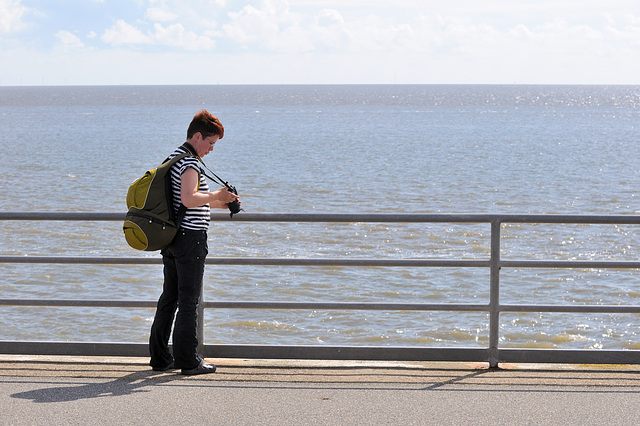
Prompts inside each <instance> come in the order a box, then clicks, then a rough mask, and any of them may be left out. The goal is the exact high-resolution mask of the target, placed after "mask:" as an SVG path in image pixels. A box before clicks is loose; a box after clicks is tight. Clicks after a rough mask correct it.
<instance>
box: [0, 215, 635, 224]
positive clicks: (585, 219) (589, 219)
mask: <svg viewBox="0 0 640 426" xmlns="http://www.w3.org/2000/svg"><path fill="white" fill-rule="evenodd" d="M124 216H125V214H124V213H93V212H0V220H83V221H120V220H124ZM211 219H212V220H214V221H234V222H344V223H354V222H395V223H424V222H434V223H439V222H440V223H441V222H452V223H456V222H457V223H482V222H484V223H490V222H494V221H498V222H501V223H565V224H569V223H575V224H582V223H584V224H587V223H588V224H629V225H631V224H640V215H562V214H516V213H513V214H450V213H401V214H388V213H366V214H346V213H335V214H334V213H295V214H294V213H246V212H243V213H240V214H237V215H234V216H233V218H230V216H229V215H228V214H226V213H211Z"/></svg>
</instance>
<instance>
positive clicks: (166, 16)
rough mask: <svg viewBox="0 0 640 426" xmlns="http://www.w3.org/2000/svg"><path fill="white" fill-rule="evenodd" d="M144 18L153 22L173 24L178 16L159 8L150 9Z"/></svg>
mask: <svg viewBox="0 0 640 426" xmlns="http://www.w3.org/2000/svg"><path fill="white" fill-rule="evenodd" d="M145 17H146V18H147V19H149V20H150V21H153V22H173V21H175V20H176V19H178V15H177V14H176V13H173V12H171V11H168V10H166V9H162V8H159V7H150V8H149V9H147V12H146V13H145Z"/></svg>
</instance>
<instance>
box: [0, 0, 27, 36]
mask: <svg viewBox="0 0 640 426" xmlns="http://www.w3.org/2000/svg"><path fill="white" fill-rule="evenodd" d="M21 1H22V0H0V33H12V32H15V31H17V30H19V29H21V28H23V27H24V24H23V23H22V15H23V14H24V13H25V11H26V8H25V7H24V6H22V5H21V4H20V3H21Z"/></svg>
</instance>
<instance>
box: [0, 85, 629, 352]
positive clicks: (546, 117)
mask: <svg viewBox="0 0 640 426" xmlns="http://www.w3.org/2000/svg"><path fill="white" fill-rule="evenodd" d="M202 108H206V109H208V110H209V111H211V112H213V113H214V114H216V115H217V116H218V117H219V118H220V120H221V121H222V123H223V124H224V126H225V137H224V138H223V139H222V140H221V141H220V142H219V143H218V144H216V147H215V149H214V150H213V152H212V153H211V154H209V155H208V156H206V157H205V158H204V159H205V161H206V163H207V165H208V166H209V167H210V168H211V169H212V170H214V171H215V172H216V174H218V175H219V176H221V177H223V178H224V179H226V180H228V181H230V182H231V183H232V184H233V185H235V186H236V187H237V188H238V190H239V193H240V195H241V199H242V203H243V204H242V205H243V207H244V209H245V210H246V211H247V212H251V213H261V212H275V213H553V214H557V213H567V214H638V212H639V211H640V200H639V199H638V168H639V166H638V161H637V158H639V154H640V143H639V142H640V140H639V139H640V127H639V125H638V122H639V120H638V119H639V118H640V87H639V86H524V85H507V86H464V85H462V86H448V85H445V86H438V85H384V86H376V85H374V86H364V85H363V86H358V85H356V86H349V85H347V86H112V87H0V129H1V131H0V149H1V150H2V156H1V157H0V182H1V183H0V203H1V205H2V210H3V211H47V212H48V211H55V212H121V213H124V211H125V210H126V206H125V201H124V199H125V194H126V190H127V188H128V185H129V184H130V183H131V182H132V181H133V180H135V179H136V178H138V177H139V176H140V175H141V174H142V173H143V172H144V171H145V170H147V169H149V168H152V167H155V166H156V165H157V164H158V163H159V162H161V161H162V160H163V159H164V158H165V157H166V156H167V155H168V154H169V153H170V152H171V151H172V150H173V149H174V148H175V147H176V146H178V145H180V144H181V143H183V142H184V140H185V137H186V128H187V126H188V124H189V122H190V120H191V118H192V117H193V115H194V114H195V113H196V112H197V111H198V110H199V109H202ZM240 214H242V213H240ZM0 229H1V234H0V255H5V256H6V255H9V256H23V255H31V256H38V255H54V256H115V257H118V256H153V257H157V256H159V255H158V254H157V253H140V252H134V251H133V250H131V249H130V248H128V246H127V245H126V243H125V241H124V238H123V236H122V231H121V224H120V223H118V222H100V223H82V222H49V221H47V222H41V223H39V222H33V221H31V222H29V221H24V222H23V221H4V222H0ZM638 231H639V230H638V227H636V226H630V225H590V226H586V225H526V224H517V225H505V226H504V227H503V231H502V254H501V256H502V258H503V259H548V260H637V257H638V246H639V243H640V234H639V232H638ZM489 240H490V227H489V225H488V224H446V223H445V224H379V223H375V224H372V223H349V224H326V223H319V224H295V223H248V222H247V223H245V222H213V223H212V225H211V229H210V237H209V251H210V256H216V257H220V256H229V257H245V256H247V257H248V256H261V257H262V256H269V257H311V258H316V257H349V258H357V257H361V258H410V259H414V258H417V259H422V258H424V259H432V258H442V259H487V258H488V256H489V244H490V241H489ZM638 284H639V280H638V273H637V271H636V270H608V269H602V270H601V269H561V270H558V269H537V268H536V269H521V268H514V269H507V268H503V270H502V272H501V302H502V303H514V304H521V303H526V304H529V303H531V304H553V303H559V304H631V305H637V304H638V303H640V301H639V299H640V290H639V287H638ZM204 285H205V299H206V300H216V301H227V300H230V301H245V300H259V301H265V300H266V301H326V302H331V301H358V302H388V303H396V302H418V303H419V302H427V303H488V297H489V296H488V295H489V271H488V270H487V269H485V268H470V269H464V268H399V267H393V268H382V267H375V268H374V267H372V268H349V267H284V266H282V267H278V266H262V267H259V266H230V265H220V266H214V265H210V266H207V269H206V272H205V282H204ZM161 286H162V270H161V266H159V265H149V266H141V265H111V266H106V265H48V264H0V298H20V299H22V298H24V299H28V298H39V299H116V300H156V299H157V297H158V296H159V294H160V292H161ZM0 311H1V312H2V315H0V339H1V340H14V339H21V340H55V341H59V340H74V341H128V342H145V341H146V340H147V336H148V330H149V327H150V325H151V321H152V318H153V314H154V311H153V309H128V308H118V309H115V308H113V309H110V308H55V307H8V306H4V307H1V308H0ZM500 320H501V323H500V333H501V345H502V346H504V347H509V346H511V347H513V346H528V347H557V348H620V347H623V348H634V349H639V348H640V338H639V336H638V332H639V329H638V327H639V326H640V318H639V317H638V315H635V314H558V313H502V314H501V316H500ZM488 324H489V320H488V315H487V314H486V313H461V312H395V311H345V312H343V311H335V310H328V311H324V310H294V311H284V310H231V309H217V310H213V309H208V310H207V311H206V313H205V327H206V329H205V335H206V342H207V343H229V344H242V343H247V344H353V345H408V346H411V345H429V346H438V345H442V346H486V345H487V343H488V327H489V325H488Z"/></svg>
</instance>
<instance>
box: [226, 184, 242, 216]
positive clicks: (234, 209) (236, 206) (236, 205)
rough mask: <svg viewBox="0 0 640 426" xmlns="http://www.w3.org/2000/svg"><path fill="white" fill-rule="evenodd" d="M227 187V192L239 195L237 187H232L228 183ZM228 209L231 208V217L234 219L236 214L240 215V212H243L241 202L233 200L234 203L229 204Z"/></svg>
mask: <svg viewBox="0 0 640 426" xmlns="http://www.w3.org/2000/svg"><path fill="white" fill-rule="evenodd" d="M225 186H226V187H227V191H229V192H231V193H233V194H236V195H238V191H237V190H236V187H235V186H231V185H229V184H227V183H225ZM227 207H228V208H229V211H230V212H231V213H230V216H231V217H233V215H234V214H236V213H239V212H240V210H242V209H241V208H240V201H238V200H233V201H232V202H230V203H227Z"/></svg>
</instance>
